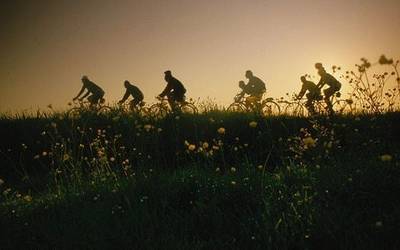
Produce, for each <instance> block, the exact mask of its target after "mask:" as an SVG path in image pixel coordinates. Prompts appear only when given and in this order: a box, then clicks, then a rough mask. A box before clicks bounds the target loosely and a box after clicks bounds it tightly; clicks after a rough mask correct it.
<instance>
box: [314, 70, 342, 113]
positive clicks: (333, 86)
mask: <svg viewBox="0 0 400 250" xmlns="http://www.w3.org/2000/svg"><path fill="white" fill-rule="evenodd" d="M315 68H316V69H317V70H318V75H319V76H320V77H321V79H320V81H319V83H318V84H317V87H318V88H319V89H322V88H323V87H324V86H325V84H326V85H328V86H329V88H327V89H324V101H325V103H326V106H327V109H328V111H329V113H330V114H333V113H334V110H333V105H332V102H331V100H330V99H331V97H332V96H333V95H334V94H335V93H336V92H338V91H339V90H340V88H341V87H342V84H341V83H340V82H339V81H338V80H336V78H335V77H333V76H332V75H331V74H328V73H327V72H326V70H325V68H324V67H323V66H322V63H316V64H315Z"/></svg>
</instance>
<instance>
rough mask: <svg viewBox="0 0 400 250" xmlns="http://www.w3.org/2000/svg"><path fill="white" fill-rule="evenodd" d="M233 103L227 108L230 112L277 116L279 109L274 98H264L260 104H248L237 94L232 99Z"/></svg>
mask: <svg viewBox="0 0 400 250" xmlns="http://www.w3.org/2000/svg"><path fill="white" fill-rule="evenodd" d="M233 100H234V102H233V103H232V104H231V105H229V106H228V108H227V110H228V111H230V112H256V113H261V114H263V115H266V116H269V115H279V114H280V112H281V108H280V106H279V104H278V103H277V102H275V101H274V98H266V99H264V100H261V102H255V103H248V102H246V99H245V98H244V96H243V95H242V94H237V95H236V96H235V97H234V98H233Z"/></svg>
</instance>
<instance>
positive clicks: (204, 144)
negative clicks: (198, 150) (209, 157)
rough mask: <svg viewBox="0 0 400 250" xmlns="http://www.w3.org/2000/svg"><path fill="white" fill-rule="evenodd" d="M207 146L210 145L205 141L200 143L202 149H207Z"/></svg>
mask: <svg viewBox="0 0 400 250" xmlns="http://www.w3.org/2000/svg"><path fill="white" fill-rule="evenodd" d="M209 146H210V145H209V144H208V143H207V142H204V143H203V145H202V147H203V148H204V149H207V148H208V147H209Z"/></svg>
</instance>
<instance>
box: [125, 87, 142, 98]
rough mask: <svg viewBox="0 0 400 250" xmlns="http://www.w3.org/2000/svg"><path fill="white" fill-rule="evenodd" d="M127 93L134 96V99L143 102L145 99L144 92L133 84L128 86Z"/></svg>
mask: <svg viewBox="0 0 400 250" xmlns="http://www.w3.org/2000/svg"><path fill="white" fill-rule="evenodd" d="M126 91H127V92H128V93H129V94H130V95H132V96H133V97H134V98H137V99H141V100H143V97H144V96H143V92H142V91H141V90H140V89H139V88H138V87H136V86H135V85H132V84H129V85H127V87H126Z"/></svg>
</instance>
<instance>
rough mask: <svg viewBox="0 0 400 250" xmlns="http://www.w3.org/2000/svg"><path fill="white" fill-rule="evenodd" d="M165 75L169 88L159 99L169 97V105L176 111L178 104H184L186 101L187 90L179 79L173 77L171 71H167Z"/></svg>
mask: <svg viewBox="0 0 400 250" xmlns="http://www.w3.org/2000/svg"><path fill="white" fill-rule="evenodd" d="M164 74H165V76H164V79H165V81H166V82H167V86H166V87H165V89H164V90H163V92H162V93H161V94H160V95H159V97H161V98H162V97H164V96H167V98H168V103H169V105H170V106H171V108H172V109H174V107H175V104H176V102H178V103H183V102H184V101H185V93H186V89H185V87H184V86H183V84H182V83H181V82H180V81H179V80H178V79H176V78H175V77H173V76H172V73H171V71H170V70H167V71H165V72H164Z"/></svg>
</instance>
